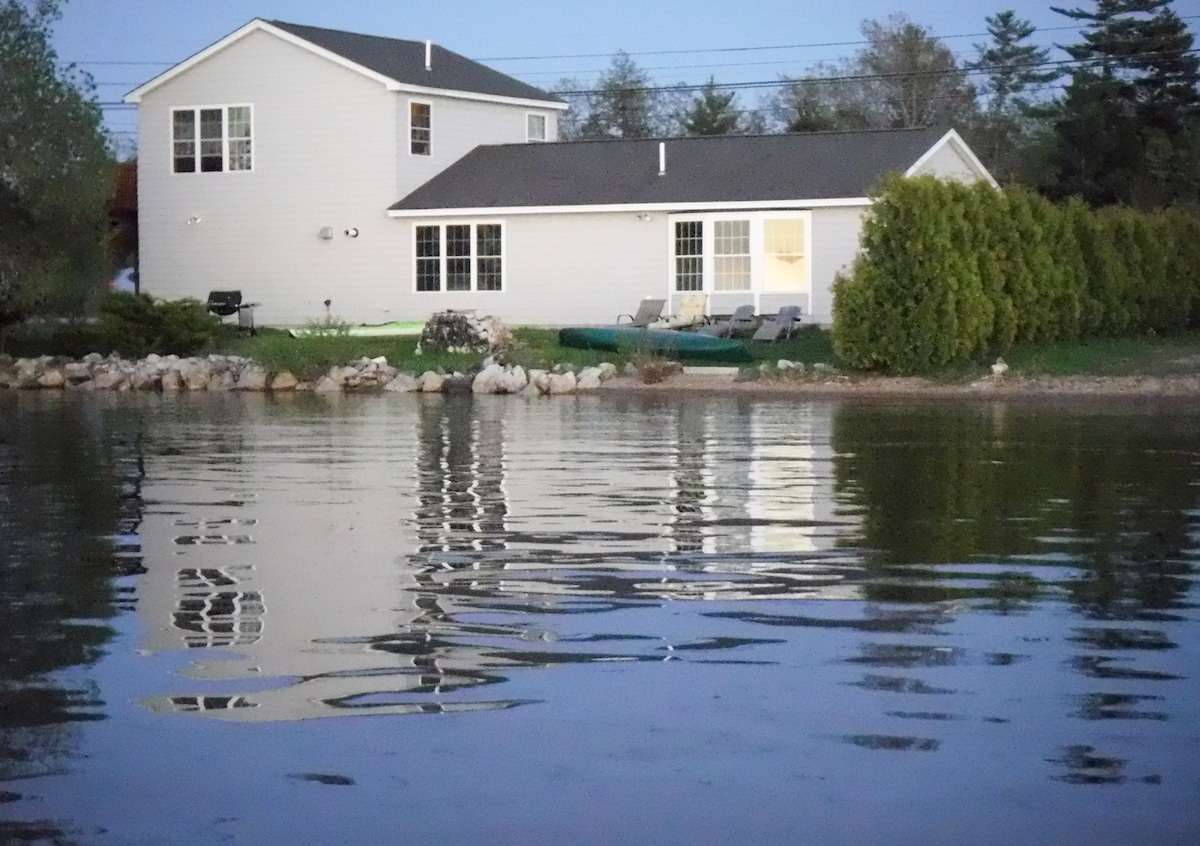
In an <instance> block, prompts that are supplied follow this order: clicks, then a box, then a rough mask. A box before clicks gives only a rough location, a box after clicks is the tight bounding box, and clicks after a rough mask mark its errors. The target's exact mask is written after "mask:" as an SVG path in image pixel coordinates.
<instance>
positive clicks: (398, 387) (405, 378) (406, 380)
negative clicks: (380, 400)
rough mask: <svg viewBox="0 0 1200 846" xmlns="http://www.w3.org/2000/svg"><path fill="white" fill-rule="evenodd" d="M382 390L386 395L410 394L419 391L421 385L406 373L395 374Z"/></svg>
mask: <svg viewBox="0 0 1200 846" xmlns="http://www.w3.org/2000/svg"><path fill="white" fill-rule="evenodd" d="M383 389H384V390H385V391H387V392H388V393H412V392H413V391H419V390H420V389H421V383H420V382H418V381H417V380H416V379H414V378H413V377H412V376H409V375H408V374H407V373H397V374H396V375H395V376H394V377H392V379H391V381H390V382H388V383H387V384H386V385H384V386H383Z"/></svg>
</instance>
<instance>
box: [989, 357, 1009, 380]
mask: <svg viewBox="0 0 1200 846" xmlns="http://www.w3.org/2000/svg"><path fill="white" fill-rule="evenodd" d="M1007 372H1008V364H1007V363H1006V362H1005V361H1004V359H1002V358H998V359H996V363H995V364H993V365H992V375H993V376H1003V375H1004V374H1005V373H1007Z"/></svg>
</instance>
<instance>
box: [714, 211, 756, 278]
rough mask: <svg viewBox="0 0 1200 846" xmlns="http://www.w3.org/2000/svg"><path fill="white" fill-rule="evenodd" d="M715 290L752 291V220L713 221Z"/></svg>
mask: <svg viewBox="0 0 1200 846" xmlns="http://www.w3.org/2000/svg"><path fill="white" fill-rule="evenodd" d="M712 288H713V290H714V291H749V290H750V221H749V220H714V221H713V283H712Z"/></svg>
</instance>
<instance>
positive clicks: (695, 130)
mask: <svg viewBox="0 0 1200 846" xmlns="http://www.w3.org/2000/svg"><path fill="white" fill-rule="evenodd" d="M736 99H737V95H735V94H734V93H733V92H721V91H719V90H718V89H717V82H716V79H715V78H712V77H710V78H709V80H708V82H707V83H706V84H705V86H704V89H703V90H702V91H701V92H700V93H699V94H697V95H696V97H695V98H694V99H693V100H692V102H691V105H690V106H689V107H688V109H687V111H686V112H684V114H683V115H682V117H681V118H680V125H681V126H682V128H683V131H684V132H685V133H686V134H688V135H730V134H732V133H735V132H737V131H738V125H739V123H740V121H739V115H738V110H737V107H736V106H735V105H734V101H735V100H736Z"/></svg>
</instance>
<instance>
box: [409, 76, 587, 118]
mask: <svg viewBox="0 0 1200 846" xmlns="http://www.w3.org/2000/svg"><path fill="white" fill-rule="evenodd" d="M387 87H388V91H399V92H400V93H402V94H415V95H417V96H418V97H449V98H452V99H456V100H483V101H485V102H488V103H504V104H506V105H511V106H525V107H532V108H535V109H557V110H559V111H562V112H565V111H566V110H567V109H569V108H571V107H570V105H568V104H567V103H560V102H558V101H556V100H525V99H523V98H521V97H502V96H500V95H499V94H479V93H477V92H474V91H454V90H452V89H450V88H428V87H426V86H423V85H409V84H406V83H402V82H396V81H395V80H389V81H388V84H387Z"/></svg>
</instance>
